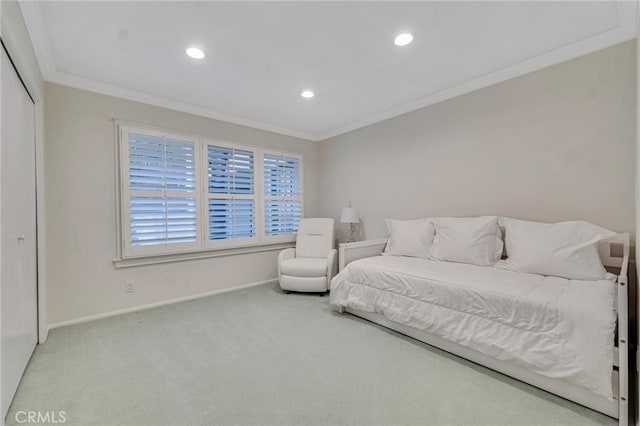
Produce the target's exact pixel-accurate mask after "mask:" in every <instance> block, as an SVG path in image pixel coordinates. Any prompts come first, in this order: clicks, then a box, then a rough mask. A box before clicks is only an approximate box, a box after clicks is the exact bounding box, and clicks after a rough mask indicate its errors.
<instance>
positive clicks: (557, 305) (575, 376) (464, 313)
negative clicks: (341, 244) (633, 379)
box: [331, 256, 616, 400]
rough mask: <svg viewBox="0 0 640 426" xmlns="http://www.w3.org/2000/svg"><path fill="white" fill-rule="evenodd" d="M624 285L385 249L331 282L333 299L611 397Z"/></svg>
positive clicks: (354, 264) (336, 302) (348, 267)
mask: <svg viewBox="0 0 640 426" xmlns="http://www.w3.org/2000/svg"><path fill="white" fill-rule="evenodd" d="M615 297H616V287H615V283H614V282H612V281H606V280H602V281H578V280H568V279H564V278H557V277H544V276H541V275H534V274H525V273H519V272H512V271H507V270H503V269H498V268H494V267H490V266H488V267H485V266H475V265H468V264H461V263H451V262H440V261H431V260H426V259H418V258H409V257H399V256H377V257H370V258H365V259H360V260H357V261H355V262H351V263H350V264H348V265H347V267H346V268H345V269H344V271H342V272H341V273H340V274H338V275H337V276H336V277H334V279H333V280H332V282H331V303H332V304H334V305H339V306H345V307H350V308H353V309H358V310H362V311H366V312H375V313H380V314H383V315H384V316H386V317H387V318H388V319H390V320H391V321H394V322H397V323H400V324H404V325H408V326H411V327H415V328H418V329H421V330H424V331H427V332H430V333H432V334H435V335H438V336H440V337H442V338H445V339H447V340H450V341H452V342H455V343H458V344H460V345H463V346H466V347H468V348H471V349H474V350H476V351H478V352H481V353H483V354H485V355H489V356H492V357H494V358H496V359H499V360H501V361H505V362H508V363H512V364H514V365H517V366H520V367H524V368H526V369H528V370H530V371H533V372H535V373H538V374H540V375H543V376H547V377H551V378H555V379H563V380H566V381H568V382H570V383H573V384H575V385H578V386H582V387H585V388H587V389H589V390H591V391H593V392H594V393H597V394H599V395H601V396H604V397H606V398H608V399H610V400H611V399H612V384H611V374H612V368H613V350H614V331H615V321H616V313H615Z"/></svg>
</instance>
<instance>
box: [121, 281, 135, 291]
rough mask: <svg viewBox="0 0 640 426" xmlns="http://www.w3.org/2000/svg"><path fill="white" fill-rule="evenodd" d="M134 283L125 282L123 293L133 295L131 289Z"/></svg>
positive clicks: (132, 289)
mask: <svg viewBox="0 0 640 426" xmlns="http://www.w3.org/2000/svg"><path fill="white" fill-rule="evenodd" d="M133 284H134V281H127V282H125V283H124V292H125V293H133V292H134V291H135V289H134V288H133Z"/></svg>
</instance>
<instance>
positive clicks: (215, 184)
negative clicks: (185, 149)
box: [207, 144, 257, 246]
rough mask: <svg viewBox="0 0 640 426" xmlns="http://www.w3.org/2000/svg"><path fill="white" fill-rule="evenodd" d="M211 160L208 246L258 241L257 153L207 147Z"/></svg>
mask: <svg viewBox="0 0 640 426" xmlns="http://www.w3.org/2000/svg"><path fill="white" fill-rule="evenodd" d="M207 159H208V160H207V161H208V165H207V167H208V173H207V179H208V182H209V183H208V186H207V192H208V201H207V216H208V218H209V220H208V232H207V237H208V241H209V242H210V243H209V244H208V245H209V246H215V243H222V242H231V243H234V242H236V243H250V242H255V240H256V237H257V229H256V189H255V181H256V178H255V162H254V159H255V152H254V151H252V150H246V149H237V148H233V147H224V146H216V145H209V144H207ZM218 245H219V244H218Z"/></svg>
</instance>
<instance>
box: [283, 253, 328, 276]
mask: <svg viewBox="0 0 640 426" xmlns="http://www.w3.org/2000/svg"><path fill="white" fill-rule="evenodd" d="M280 272H281V273H283V274H285V275H292V276H294V277H324V276H326V275H327V259H318V258H311V257H296V258H295V259H289V260H285V261H284V262H282V264H280Z"/></svg>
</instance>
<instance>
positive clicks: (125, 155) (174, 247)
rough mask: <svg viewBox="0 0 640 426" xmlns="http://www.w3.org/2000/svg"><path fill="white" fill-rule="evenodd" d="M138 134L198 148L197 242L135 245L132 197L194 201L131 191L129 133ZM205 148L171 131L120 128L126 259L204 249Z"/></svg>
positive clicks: (196, 164) (183, 194)
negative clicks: (189, 144) (185, 142)
mask: <svg viewBox="0 0 640 426" xmlns="http://www.w3.org/2000/svg"><path fill="white" fill-rule="evenodd" d="M130 132H137V133H143V134H147V135H151V136H156V137H161V138H175V139H179V140H184V141H187V142H192V143H193V144H194V164H195V169H196V181H195V185H196V187H195V191H194V192H193V198H194V199H195V202H196V229H197V232H196V240H195V241H194V242H189V243H175V244H164V245H161V244H157V245H151V246H139V247H135V246H133V245H131V234H130V232H131V216H130V205H129V204H130V201H131V196H132V194H134V195H136V196H141V197H145V196H149V197H158V196H159V195H162V196H164V197H165V198H169V197H175V198H191V197H188V195H187V194H190V193H184V192H182V193H178V192H176V193H169V192H163V193H159V192H158V191H137V190H136V191H131V190H130V189H129V133H130ZM200 147H201V144H200V141H199V139H198V138H195V137H193V136H189V135H184V134H179V133H176V132H170V131H167V132H165V131H161V130H158V129H152V128H148V127H144V126H135V125H123V126H120V147H119V148H120V149H119V153H120V170H121V175H120V197H121V200H122V202H121V206H122V210H121V212H120V221H121V223H122V226H121V230H120V234H121V240H122V243H123V244H122V254H123V257H124V258H131V257H143V256H156V255H162V254H172V253H185V252H191V251H198V250H201V249H202V233H201V232H200V229H201V228H202V209H201V205H202V197H201V192H200V190H199V188H200V187H201V186H202V170H201V164H202V160H201V148H200Z"/></svg>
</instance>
